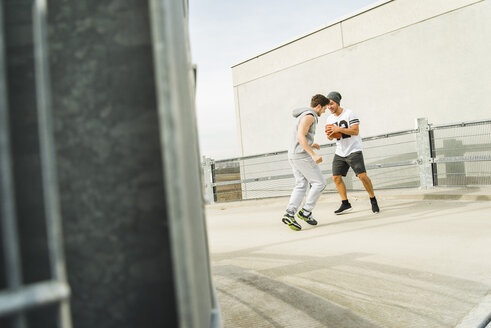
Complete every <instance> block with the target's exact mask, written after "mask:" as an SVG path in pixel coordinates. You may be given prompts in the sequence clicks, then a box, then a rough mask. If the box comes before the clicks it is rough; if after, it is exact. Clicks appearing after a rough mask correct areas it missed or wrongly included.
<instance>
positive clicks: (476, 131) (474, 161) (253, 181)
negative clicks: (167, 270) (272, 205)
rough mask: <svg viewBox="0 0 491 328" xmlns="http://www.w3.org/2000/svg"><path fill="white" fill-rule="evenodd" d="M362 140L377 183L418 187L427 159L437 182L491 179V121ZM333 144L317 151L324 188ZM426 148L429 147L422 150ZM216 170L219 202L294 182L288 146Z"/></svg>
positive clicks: (276, 191) (349, 183)
mask: <svg viewBox="0 0 491 328" xmlns="http://www.w3.org/2000/svg"><path fill="white" fill-rule="evenodd" d="M418 134H420V136H421V134H425V137H426V138H418ZM362 140H363V156H364V159H365V166H366V168H367V173H368V176H369V177H370V179H371V180H372V183H373V185H374V188H375V189H393V188H411V187H419V186H420V183H421V180H422V177H421V175H422V174H426V173H425V171H424V170H422V169H421V167H422V166H423V164H424V162H425V160H426V159H429V160H430V162H431V165H432V167H431V171H430V172H431V173H430V174H428V177H430V180H431V175H433V185H434V186H436V185H438V186H475V185H478V186H484V185H491V163H490V161H491V121H479V122H464V123H458V124H448V125H439V126H432V125H428V124H427V125H425V126H421V127H419V128H418V129H415V130H407V131H400V132H393V133H388V134H384V135H378V136H374V137H368V138H363V139H362ZM418 140H429V143H430V145H420V144H418V142H419V143H421V142H420V141H418ZM425 143H427V142H425ZM335 146H336V145H335V143H334V142H332V143H329V144H325V145H322V146H321V149H320V150H319V151H317V152H318V154H320V155H321V156H322V158H323V162H322V163H320V164H319V165H320V168H321V170H322V173H323V174H324V175H325V177H326V181H327V186H326V188H325V189H324V192H333V191H336V187H335V185H334V182H333V181H332V178H331V177H332V169H331V165H332V164H331V163H332V160H333V157H334V153H335V150H336V147H335ZM426 150H428V151H429V152H430V153H429V154H423V152H425V151H426ZM213 172H214V175H213V176H214V180H213V194H214V200H215V201H218V202H220V201H230V200H242V199H256V198H267V197H278V196H289V195H290V193H291V191H292V189H293V187H294V184H295V181H294V178H293V174H292V170H291V167H290V164H289V162H288V153H287V152H286V151H283V152H275V153H268V154H262V155H257V156H247V157H239V158H234V159H228V160H221V161H217V162H215V163H214V170H213ZM423 180H424V179H423ZM344 182H345V184H346V187H347V189H348V190H364V187H363V184H362V183H361V182H360V181H359V179H358V178H357V177H356V176H355V175H354V172H353V171H352V170H350V171H349V172H348V175H347V176H346V177H345V178H344Z"/></svg>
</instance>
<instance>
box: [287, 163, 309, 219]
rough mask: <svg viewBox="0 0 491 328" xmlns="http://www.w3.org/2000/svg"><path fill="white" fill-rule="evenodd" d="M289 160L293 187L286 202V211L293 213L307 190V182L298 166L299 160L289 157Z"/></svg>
mask: <svg viewBox="0 0 491 328" xmlns="http://www.w3.org/2000/svg"><path fill="white" fill-rule="evenodd" d="M289 162H290V165H291V167H292V170H293V176H294V177H295V187H294V188H293V191H292V194H291V196H290V200H289V202H288V207H287V212H288V213H289V214H295V213H296V212H297V209H298V207H299V206H300V204H301V203H302V200H303V198H304V196H305V193H306V192H307V187H308V182H307V179H306V178H305V176H304V175H303V174H302V172H301V171H300V170H299V168H298V166H299V165H298V164H299V160H292V159H290V160H289ZM300 163H301V162H300Z"/></svg>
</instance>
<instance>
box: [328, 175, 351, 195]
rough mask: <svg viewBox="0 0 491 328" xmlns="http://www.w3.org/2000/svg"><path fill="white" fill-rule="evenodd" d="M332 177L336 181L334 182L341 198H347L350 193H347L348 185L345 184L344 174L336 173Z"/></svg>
mask: <svg viewBox="0 0 491 328" xmlns="http://www.w3.org/2000/svg"><path fill="white" fill-rule="evenodd" d="M332 179H333V181H334V184H335V185H336V189H337V190H338V193H339V196H341V200H347V199H348V195H347V193H346V185H345V184H344V181H343V176H341V175H334V176H333V177H332Z"/></svg>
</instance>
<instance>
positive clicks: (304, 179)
mask: <svg viewBox="0 0 491 328" xmlns="http://www.w3.org/2000/svg"><path fill="white" fill-rule="evenodd" d="M288 161H289V162H290V165H291V167H292V170H293V175H294V176H295V188H293V191H292V195H291V196H290V202H289V203H288V207H287V212H288V213H291V214H294V213H296V212H297V210H298V208H299V207H300V204H301V203H302V200H303V197H304V196H305V193H306V192H307V187H308V185H309V183H310V185H311V187H310V190H309V193H308V195H307V198H306V199H305V203H304V204H303V208H304V209H305V210H307V211H309V212H311V211H312V210H313V209H314V206H315V203H316V202H317V200H318V199H319V196H320V195H321V192H322V190H324V188H325V187H326V179H325V178H324V176H323V175H322V173H321V169H320V167H319V165H317V163H316V162H314V160H313V159H312V157H310V156H309V157H305V158H301V159H288Z"/></svg>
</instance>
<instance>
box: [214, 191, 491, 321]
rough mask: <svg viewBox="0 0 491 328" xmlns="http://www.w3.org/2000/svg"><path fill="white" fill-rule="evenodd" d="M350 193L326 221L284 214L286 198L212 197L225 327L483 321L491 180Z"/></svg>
mask: <svg viewBox="0 0 491 328" xmlns="http://www.w3.org/2000/svg"><path fill="white" fill-rule="evenodd" d="M376 194H377V198H378V200H379V205H380V208H381V212H380V213H379V214H373V213H372V212H371V210H370V203H369V201H368V196H367V195H366V193H363V192H352V193H349V197H350V202H351V203H352V205H353V210H352V211H351V212H350V213H347V214H343V215H334V214H333V211H334V210H335V209H337V207H338V206H339V203H340V201H339V196H338V195H337V194H324V195H322V196H321V198H320V200H319V202H318V205H317V207H316V209H315V210H314V216H315V218H316V219H317V221H318V222H319V224H318V225H317V226H309V225H308V224H307V223H305V222H303V221H301V222H300V223H301V225H302V227H303V229H302V230H301V231H292V230H290V229H289V228H288V227H287V226H286V225H284V224H283V223H282V222H281V217H282V215H283V213H284V209H285V206H286V204H287V202H288V199H287V198H274V199H264V200H249V201H242V202H233V203H219V204H213V205H208V206H207V207H206V214H207V225H208V237H209V245H210V256H211V269H212V274H213V280H214V283H215V286H216V288H217V292H218V299H219V302H220V307H221V314H222V320H223V324H224V327H226V328H228V327H247V328H251V327H254V328H258V327H296V328H301V327H308V328H312V327H334V328H343V327H349V328H351V327H353V328H355V327H356V328H363V327H368V328H371V327H397V328H409V327H414V328H424V327H430V328H438V327H458V328H464V327H473V328H474V327H477V325H478V324H479V323H480V322H482V320H483V319H484V318H485V317H486V316H487V315H488V314H489V313H490V312H491V293H490V292H491V190H489V189H432V190H429V191H421V190H417V189H413V190H411V189H409V190H393V191H390V190H389V191H377V192H376Z"/></svg>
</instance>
